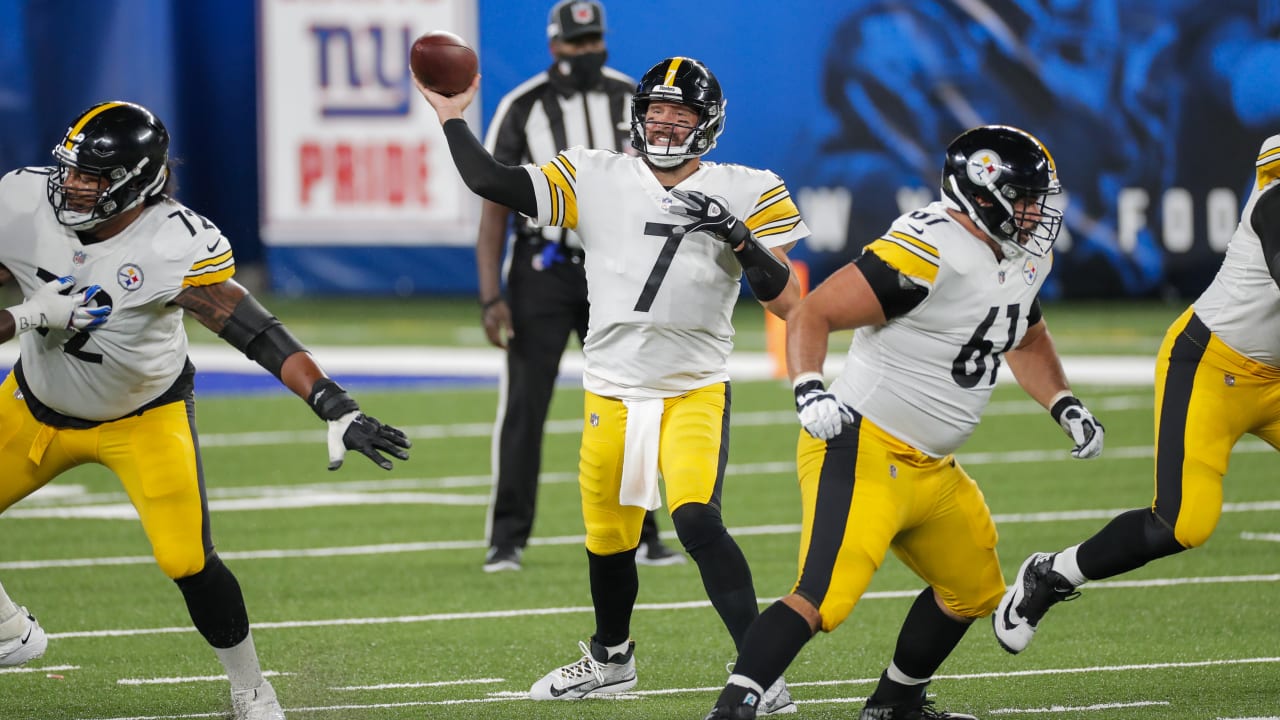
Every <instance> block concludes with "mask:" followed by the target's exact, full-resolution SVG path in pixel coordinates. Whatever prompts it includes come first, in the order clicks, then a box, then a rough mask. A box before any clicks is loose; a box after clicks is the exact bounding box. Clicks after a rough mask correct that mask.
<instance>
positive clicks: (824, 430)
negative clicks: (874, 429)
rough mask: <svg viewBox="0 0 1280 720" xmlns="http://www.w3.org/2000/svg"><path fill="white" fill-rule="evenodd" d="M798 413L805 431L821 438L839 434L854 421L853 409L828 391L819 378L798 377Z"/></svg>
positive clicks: (796, 387) (796, 390)
mask: <svg viewBox="0 0 1280 720" xmlns="http://www.w3.org/2000/svg"><path fill="white" fill-rule="evenodd" d="M797 381H798V382H796V386H795V393H796V415H797V416H798V417H799V418H800V425H801V426H802V427H804V430H805V432H807V433H809V434H810V435H812V436H813V437H815V438H817V439H819V440H830V439H831V438H833V437H835V436H837V435H839V434H840V433H841V432H842V431H843V430H844V426H845V424H846V423H850V424H851V423H853V411H852V410H850V409H849V407H848V406H847V405H845V404H844V403H842V402H840V400H839V399H837V398H836V396H835V395H833V394H831V393H830V392H828V391H827V388H826V386H825V385H823V384H822V381H821V380H818V379H806V378H805V377H804V376H801V377H800V378H797Z"/></svg>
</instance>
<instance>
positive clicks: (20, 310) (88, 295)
mask: <svg viewBox="0 0 1280 720" xmlns="http://www.w3.org/2000/svg"><path fill="white" fill-rule="evenodd" d="M75 284H76V280H75V278H73V277H71V276H70V275H67V276H65V277H60V278H58V279H57V280H52V281H50V282H48V283H46V284H44V285H43V286H41V287H39V288H37V289H36V291H35V292H33V293H31V297H29V298H27V300H26V302H24V303H22V304H21V305H14V306H13V307H10V308H6V309H7V310H8V311H9V314H10V315H12V316H13V322H14V327H15V332H14V334H15V335H20V334H22V333H24V332H27V331H30V330H35V329H37V328H53V329H55V330H91V329H93V328H96V327H98V326H99V325H101V324H103V323H105V322H106V321H107V318H108V317H109V316H110V315H111V306H110V305H103V306H102V307H93V306H90V305H89V303H90V301H92V300H93V297H94V296H95V295H97V294H98V292H99V291H101V290H102V288H101V287H100V286H98V285H91V286H89V287H87V288H85V289H84V290H82V291H80V292H76V293H70V294H65V295H64V294H63V293H66V292H69V291H70V290H71V288H72V287H74V286H75Z"/></svg>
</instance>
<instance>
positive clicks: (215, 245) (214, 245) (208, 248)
mask: <svg viewBox="0 0 1280 720" xmlns="http://www.w3.org/2000/svg"><path fill="white" fill-rule="evenodd" d="M217 247H218V243H214V244H212V245H205V246H204V249H205V250H207V251H208V252H213V251H214V249H215V248H217Z"/></svg>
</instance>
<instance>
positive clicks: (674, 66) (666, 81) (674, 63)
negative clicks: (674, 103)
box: [662, 58, 684, 85]
mask: <svg viewBox="0 0 1280 720" xmlns="http://www.w3.org/2000/svg"><path fill="white" fill-rule="evenodd" d="M682 62H684V58H671V64H670V65H668V66H667V74H666V77H664V78H662V84H663V85H675V84H676V71H677V70H679V69H680V63H682Z"/></svg>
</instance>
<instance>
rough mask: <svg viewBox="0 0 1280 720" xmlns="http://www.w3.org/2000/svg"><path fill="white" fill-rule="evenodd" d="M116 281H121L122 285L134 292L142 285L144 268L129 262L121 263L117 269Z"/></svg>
mask: <svg viewBox="0 0 1280 720" xmlns="http://www.w3.org/2000/svg"><path fill="white" fill-rule="evenodd" d="M116 282H118V283H120V287H122V288H124V289H125V290H128V291H129V292H133V291H134V290H137V289H138V288H140V287H142V268H140V267H138V266H137V265H134V264H133V263H129V264H127V265H121V266H120V269H119V270H117V271H116Z"/></svg>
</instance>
